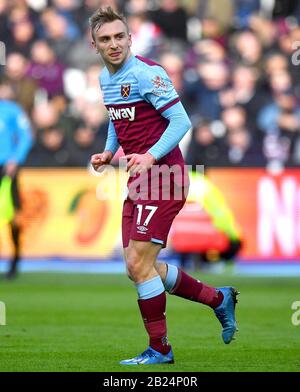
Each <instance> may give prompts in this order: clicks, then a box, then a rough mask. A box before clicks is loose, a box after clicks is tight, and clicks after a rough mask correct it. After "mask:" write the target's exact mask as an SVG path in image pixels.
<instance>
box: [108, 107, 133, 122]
mask: <svg viewBox="0 0 300 392" xmlns="http://www.w3.org/2000/svg"><path fill="white" fill-rule="evenodd" d="M108 115H109V118H110V119H111V120H122V119H124V118H127V119H128V120H129V121H134V120H135V107H134V106H133V107H130V108H123V109H116V108H114V107H110V108H109V109H108Z"/></svg>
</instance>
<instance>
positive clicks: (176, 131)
mask: <svg viewBox="0 0 300 392" xmlns="http://www.w3.org/2000/svg"><path fill="white" fill-rule="evenodd" d="M138 83H139V91H140V94H141V95H142V96H143V97H144V99H145V100H146V101H147V102H149V103H151V104H152V106H154V107H155V109H156V110H157V111H159V112H160V113H161V115H162V116H163V117H165V118H166V119H167V120H168V121H169V124H168V126H167V128H166V130H165V132H164V133H163V134H162V136H161V137H160V139H159V140H158V141H157V142H156V143H155V145H154V146H152V147H151V148H150V149H149V150H148V151H147V152H146V153H145V154H130V155H128V156H127V159H128V164H127V167H128V170H130V171H131V173H132V174H136V173H140V172H143V171H145V170H148V169H149V168H150V167H151V166H152V165H153V164H154V162H155V161H157V160H159V159H160V158H162V157H163V156H165V155H166V154H168V153H169V152H170V151H172V150H173V149H174V148H175V147H176V146H177V144H178V143H179V142H180V140H181V139H182V138H183V136H184V135H185V134H186V133H187V131H188V130H189V129H190V128H191V126H192V124H191V122H190V119H189V117H188V115H187V113H186V111H185V109H184V107H183V106H182V104H181V102H180V100H179V97H178V94H177V92H176V90H175V89H174V86H173V84H172V82H171V80H170V79H169V77H168V75H167V74H166V72H165V70H164V69H163V68H162V67H160V66H153V67H149V68H148V70H147V72H140V73H139V78H138Z"/></svg>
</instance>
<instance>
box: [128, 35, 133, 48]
mask: <svg viewBox="0 0 300 392" xmlns="http://www.w3.org/2000/svg"><path fill="white" fill-rule="evenodd" d="M131 45H132V37H131V34H129V44H128V46H129V47H131Z"/></svg>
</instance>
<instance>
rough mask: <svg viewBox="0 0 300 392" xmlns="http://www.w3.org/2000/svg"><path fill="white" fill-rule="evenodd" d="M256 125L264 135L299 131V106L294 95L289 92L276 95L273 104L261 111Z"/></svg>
mask: <svg viewBox="0 0 300 392" xmlns="http://www.w3.org/2000/svg"><path fill="white" fill-rule="evenodd" d="M258 123H259V127H260V128H261V129H262V130H263V131H264V132H265V133H266V134H270V133H272V134H275V135H279V134H281V133H282V132H288V133H294V132H298V131H300V105H299V104H298V103H297V101H296V98H295V96H294V94H293V93H292V92H291V91H290V90H287V91H282V92H279V93H277V94H276V95H275V96H274V101H273V103H271V104H269V105H267V106H264V107H263V108H262V109H261V111H260V113H259V117H258Z"/></svg>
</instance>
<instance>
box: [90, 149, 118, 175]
mask: <svg viewBox="0 0 300 392" xmlns="http://www.w3.org/2000/svg"><path fill="white" fill-rule="evenodd" d="M112 158H113V153H112V152H111V151H104V152H102V153H101V154H94V155H92V156H91V165H92V166H93V168H94V170H96V171H99V169H100V167H101V166H104V165H108V164H109V163H110V161H111V160H112Z"/></svg>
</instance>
